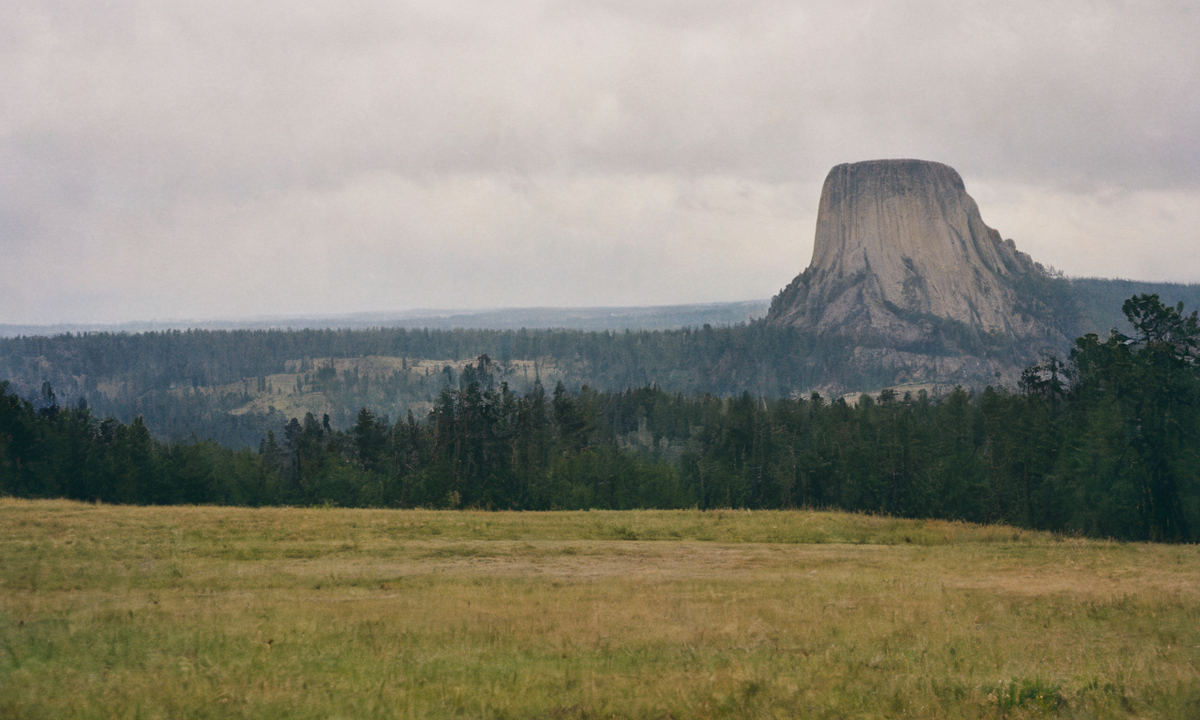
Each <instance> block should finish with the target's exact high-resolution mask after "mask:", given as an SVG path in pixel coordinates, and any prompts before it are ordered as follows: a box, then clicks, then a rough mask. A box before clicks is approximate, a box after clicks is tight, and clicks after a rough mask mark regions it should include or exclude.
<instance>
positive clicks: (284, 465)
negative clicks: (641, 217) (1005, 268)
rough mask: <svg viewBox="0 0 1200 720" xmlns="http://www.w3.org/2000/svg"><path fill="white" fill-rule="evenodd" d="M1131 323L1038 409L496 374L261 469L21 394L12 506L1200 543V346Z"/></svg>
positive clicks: (7, 437) (5, 487)
mask: <svg viewBox="0 0 1200 720" xmlns="http://www.w3.org/2000/svg"><path fill="white" fill-rule="evenodd" d="M1123 309H1124V312H1125V315H1126V317H1127V321H1128V323H1129V326H1130V328H1131V332H1130V334H1129V335H1128V336H1127V335H1125V334H1122V333H1120V332H1113V333H1110V334H1108V335H1107V336H1105V337H1103V338H1102V337H1101V336H1099V335H1096V334H1089V335H1085V336H1084V337H1081V338H1079V339H1078V340H1077V341H1076V342H1075V347H1074V349H1073V350H1072V352H1071V354H1070V356H1069V359H1068V360H1067V361H1065V362H1064V361H1061V360H1059V359H1056V358H1048V359H1047V360H1046V361H1045V362H1044V363H1041V364H1038V365H1035V366H1032V367H1030V368H1028V369H1027V370H1026V372H1025V374H1024V376H1023V378H1022V382H1021V388H1020V390H1019V391H1016V392H1013V391H1007V390H1002V389H995V388H986V389H984V390H983V391H981V392H976V393H973V392H970V391H967V390H964V389H961V388H960V389H956V390H954V391H953V392H951V393H949V394H947V395H945V396H942V397H930V396H929V395H928V394H926V393H924V392H920V393H917V394H916V395H915V396H914V395H912V394H911V393H906V394H905V395H903V396H898V395H897V394H896V393H895V392H891V391H885V392H883V393H882V394H880V395H879V397H878V399H874V398H872V397H871V396H863V397H862V398H861V399H860V401H859V402H858V404H857V405H855V406H852V405H850V404H847V403H846V402H845V401H841V400H839V401H836V402H828V401H827V400H825V399H824V398H822V397H820V396H819V395H815V394H814V395H811V396H809V397H769V396H766V395H761V394H760V395H755V394H752V393H750V392H743V393H740V394H737V395H732V396H726V397H718V396H715V395H713V394H704V393H700V394H695V393H685V392H679V391H676V392H668V391H666V390H664V389H662V388H661V387H653V386H643V387H641V388H639V389H633V390H622V391H600V390H596V389H592V388H591V387H582V388H580V389H579V390H578V391H576V392H573V391H570V390H568V389H567V388H566V386H565V385H563V384H562V383H556V385H555V387H554V389H553V390H552V391H548V390H547V389H546V388H545V387H544V386H543V385H542V383H541V381H540V380H539V379H535V380H534V381H533V382H532V384H531V386H530V388H529V389H528V390H526V391H525V392H522V393H517V392H514V391H513V389H512V388H511V387H510V386H509V384H508V383H507V382H506V381H505V380H504V379H503V377H502V373H500V372H499V371H500V363H499V362H498V361H497V360H494V359H493V358H492V357H491V356H490V355H486V354H484V355H481V356H479V357H478V358H476V359H475V360H474V361H472V362H469V363H467V364H465V365H463V366H462V369H461V371H460V372H456V373H453V375H454V377H453V378H450V377H447V378H445V384H444V387H443V388H442V389H441V390H440V391H439V392H438V394H437V396H436V399H435V401H434V403H433V404H432V406H431V410H430V412H429V413H428V414H427V415H424V416H421V417H418V416H416V415H414V414H405V416H404V417H402V418H397V419H394V420H393V419H391V418H388V417H386V416H380V415H377V414H376V413H374V412H372V411H371V410H369V409H367V408H362V409H360V410H359V411H358V413H357V414H356V416H355V418H354V421H353V423H352V424H351V425H350V426H349V427H348V428H347V429H338V428H336V427H334V426H333V425H332V424H331V422H330V418H328V417H327V416H326V417H318V416H317V415H316V414H313V413H308V414H305V415H304V417H303V418H292V419H291V420H290V421H289V422H288V423H287V425H286V426H285V427H284V428H283V430H282V432H281V433H280V434H277V433H275V432H274V431H273V430H270V431H268V432H267V433H266V434H265V436H264V437H263V439H262V441H261V443H260V444H259V447H258V450H257V451H253V450H248V449H244V450H237V451H235V450H231V449H228V448H224V447H222V446H220V445H219V444H217V443H216V442H213V441H211V440H200V439H196V438H193V439H191V440H188V441H184V442H171V443H167V442H161V441H157V440H155V439H154V438H152V437H151V434H150V432H149V431H148V429H147V427H146V424H145V423H144V422H143V421H142V420H141V419H140V418H139V419H135V420H133V421H132V422H131V423H128V424H126V423H122V422H119V421H116V420H112V419H108V420H104V421H99V420H97V418H96V417H95V415H93V413H92V410H91V409H90V408H88V407H86V406H82V405H78V406H74V407H71V406H67V405H60V404H59V402H58V398H57V396H56V394H55V392H54V389H53V387H52V386H51V385H49V384H46V385H44V386H43V388H42V390H41V396H40V398H39V399H38V400H37V401H36V402H33V401H30V400H23V399H21V398H19V397H17V396H16V395H14V394H13V393H12V392H11V391H10V390H9V388H8V386H7V385H6V384H5V385H3V386H0V493H3V494H11V495H16V496H23V497H62V496H65V497H71V498H77V499H82V500H102V501H105V502H121V503H223V504H247V505H264V504H304V505H309V504H319V503H331V504H335V505H343V506H387V507H411V506H423V507H476V508H486V509H551V508H617V509H619V508H636V507H700V508H725V507H745V508H783V507H803V506H810V507H829V508H842V509H847V510H862V511H870V512H882V513H889V514H894V515H900V516H907V517H935V518H956V519H963V520H970V521H980V522H985V521H999V522H1007V523H1012V524H1015V525H1019V526H1022V527H1030V528H1039V529H1048V530H1057V531H1064V532H1078V533H1083V534H1087V535H1094V536H1108V537H1118V538H1129V539H1146V540H1159V541H1191V540H1195V539H1196V533H1197V528H1200V482H1198V480H1200V454H1198V450H1200V446H1198V444H1197V443H1196V438H1197V437H1198V435H1197V433H1198V432H1200V367H1198V366H1197V357H1198V355H1200V325H1198V321H1197V316H1196V314H1195V313H1192V314H1190V315H1187V314H1184V313H1183V312H1182V310H1181V308H1179V307H1171V306H1166V305H1163V304H1162V303H1161V302H1160V301H1159V299H1158V297H1157V296H1145V295H1143V296H1138V297H1135V298H1131V299H1130V300H1127V301H1126V302H1125V303H1124V308H1123ZM707 332H709V331H700V332H699V335H700V336H701V337H704V333H707ZM617 337H618V338H620V339H621V340H620V341H621V342H625V343H629V342H633V339H634V338H636V337H637V335H636V334H631V335H622V336H617ZM675 337H676V338H691V337H692V334H687V335H683V334H680V335H676V336H675ZM719 337H720V335H719V334H714V335H713V336H712V337H711V338H710V340H709V341H710V342H718V338H719ZM763 337H764V338H767V339H769V338H770V337H772V336H770V335H764V336H763ZM610 339H611V338H610ZM432 341H434V340H431V342H432ZM438 341H441V340H438ZM681 342H686V341H685V340H681ZM439 350H444V349H439Z"/></svg>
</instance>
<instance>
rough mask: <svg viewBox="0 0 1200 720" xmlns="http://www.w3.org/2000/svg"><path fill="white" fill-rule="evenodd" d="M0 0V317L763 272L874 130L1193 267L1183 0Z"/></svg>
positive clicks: (431, 302)
mask: <svg viewBox="0 0 1200 720" xmlns="http://www.w3.org/2000/svg"><path fill="white" fill-rule="evenodd" d="M0 13H3V16H4V17H5V18H6V22H5V23H4V24H3V25H0V252H2V253H3V257H4V258H5V260H6V264H7V265H8V270H7V271H6V273H5V275H6V281H5V283H4V284H3V286H0V322H6V321H7V322H39V321H52V320H115V319H133V318H146V317H205V316H212V315H252V314H259V313H281V312H291V311H302V312H320V311H330V312H335V311H337V312H342V311H352V310H387V309H399V308H404V307H414V306H456V307H481V306H495V305H527V304H557V305H571V304H636V303H651V302H688V301H703V300H722V299H741V298H748V297H765V296H769V295H770V294H772V293H773V292H775V291H776V290H777V289H778V288H779V287H780V286H781V285H782V284H784V283H786V282H787V281H788V280H789V279H790V277H791V276H792V275H794V274H795V273H796V272H797V271H799V270H800V269H801V268H802V267H803V265H804V264H805V263H806V261H807V256H808V252H809V251H810V250H811V237H812V222H813V216H814V214H815V208H816V203H817V193H818V192H819V183H820V181H821V179H822V178H823V176H824V174H825V172H826V171H827V170H828V169H829V167H830V166H832V165H834V164H836V163H839V162H846V161H854V160H861V159H868V158H874V157H898V156H906V157H924V158H929V159H936V160H940V161H942V162H946V163H949V164H951V165H953V166H954V167H956V168H958V169H959V171H960V172H961V173H962V174H963V175H964V177H965V178H966V180H967V184H968V190H969V191H971V192H973V193H974V194H976V196H977V198H978V199H979V200H980V204H981V208H982V210H983V214H984V217H985V219H987V220H988V221H989V222H991V223H992V224H993V225H996V226H998V227H999V228H1000V229H1001V231H1002V232H1003V233H1004V234H1005V235H1006V236H1013V237H1014V238H1016V239H1017V241H1018V244H1019V245H1020V246H1021V247H1022V248H1024V249H1027V250H1029V251H1030V252H1031V253H1032V254H1033V255H1034V256H1035V257H1038V258H1040V259H1046V260H1047V261H1049V262H1052V263H1054V264H1055V265H1057V266H1058V267H1060V268H1062V269H1064V270H1066V271H1067V272H1070V273H1078V274H1104V275H1128V274H1133V273H1134V272H1135V271H1137V273H1139V274H1143V276H1144V277H1147V278H1163V279H1177V280H1200V255H1197V254H1196V253H1194V252H1192V250H1191V247H1192V246H1194V245H1196V243H1195V240H1196V231H1195V230H1194V228H1195V227H1197V226H1198V222H1200V203H1198V202H1197V200H1196V199H1197V198H1198V197H1200V183H1198V180H1200V172H1198V168H1200V77H1198V75H1197V73H1195V71H1194V68H1196V67H1200V43H1196V42H1195V40H1194V38H1195V37H1196V36H1197V31H1200V10H1197V8H1196V7H1195V6H1194V4H1191V3H1182V2H1157V3H1155V2H1139V3H1130V2H1017V3H1004V4H998V3H984V2H976V3H972V2H962V1H958V2H922V3H898V2H890V3H883V2H845V3H838V4H836V5H835V4H833V3H796V2H782V1H780V2H776V1H774V0H751V1H750V2H745V3H738V4H736V6H735V5H733V4H730V3H718V2H700V1H697V0H691V1H687V2H685V1H683V0H663V1H662V2H644V1H640V2H639V1H635V0H628V1H625V0H609V1H607V2H588V3H582V2H550V1H538V0H523V1H522V0H514V1H513V2H506V3H494V2H482V1H471V0H447V1H446V2H440V3H427V2H422V3H416V2H412V3H402V2H372V1H370V0H367V1H364V2H356V3H347V2H303V3H294V2H287V3H284V2H269V1H268V2H261V3H251V4H245V3H233V2H205V3H192V2H186V1H184V0H178V1H176V2H171V3H155V2H149V1H146V2H138V1H136V0H126V1H121V0H117V1H116V2H111V3H108V4H105V5H103V6H101V5H100V4H81V5H78V6H77V5H75V4H71V3H54V2H41V3H39V2H21V3H16V2H0ZM989 201H990V202H991V203H992V205H991V207H989ZM1006 223H1007V224H1006ZM1098 248H1101V249H1104V250H1103V251H1102V252H1096V249H1098ZM1066 249H1070V250H1069V251H1068V250H1066ZM1106 258H1107V260H1106ZM1164 258H1168V259H1167V260H1164Z"/></svg>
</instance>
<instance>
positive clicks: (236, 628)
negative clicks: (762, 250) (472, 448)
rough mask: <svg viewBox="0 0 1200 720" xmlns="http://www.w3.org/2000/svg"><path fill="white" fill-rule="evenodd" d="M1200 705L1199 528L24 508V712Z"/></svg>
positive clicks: (6, 605)
mask: <svg viewBox="0 0 1200 720" xmlns="http://www.w3.org/2000/svg"><path fill="white" fill-rule="evenodd" d="M208 717H212V718H242V717H244V718H393V717H397V718H410V717H411V718H426V717H428V718H435V717H436V718H442V717H463V718H476V717H478V718H526V717H552V718H606V717H638V718H693V717H696V718H709V717H732V718H758V717H801V718H808V717H812V718H858V717H862V718H876V717H880V718H882V717H888V718H899V717H908V718H911V717H930V718H934V717H936V718H943V717H945V718H1000V717H1011V718H1028V717H1078V718H1134V717H1137V718H1143V717H1152V718H1160V717H1161V718H1180V719H1185V718H1186V719H1195V718H1198V717H1200V548H1197V547H1196V546H1178V545H1175V546H1172V545H1146V544H1125V543H1114V542H1104V541H1094V540H1082V539H1075V538H1063V537H1058V536H1052V535H1048V534H1040V533H1032V532H1028V531H1023V530H1014V529H1012V528H1007V527H998V526H971V525H965V524H958V523H948V522H939V521H915V520H895V519H889V518H879V517H872V516H864V515H852V514H844V513H827V512H806V511H765V512H745V511H730V510H726V511H710V512H698V511H629V512H594V511H593V512H553V513H486V512H456V511H406V510H341V509H321V508H316V509H292V508H264V509H248V508H224V507H122V506H109V505H89V504H84V503H76V502H67V501H25V500H14V499H0V718H208Z"/></svg>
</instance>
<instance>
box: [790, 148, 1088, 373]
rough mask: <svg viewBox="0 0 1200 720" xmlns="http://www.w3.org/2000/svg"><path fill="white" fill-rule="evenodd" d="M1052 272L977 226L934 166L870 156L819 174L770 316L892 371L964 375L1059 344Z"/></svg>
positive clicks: (959, 191)
mask: <svg viewBox="0 0 1200 720" xmlns="http://www.w3.org/2000/svg"><path fill="white" fill-rule="evenodd" d="M1055 282H1056V279H1055V278H1054V277H1053V276H1052V275H1050V274H1049V273H1047V272H1046V271H1045V270H1044V269H1043V268H1042V267H1041V266H1040V265H1038V264H1037V263H1035V262H1034V261H1033V260H1032V259H1030V257H1029V256H1028V255H1026V254H1025V253H1022V252H1020V251H1018V250H1017V248H1016V246H1015V245H1014V244H1013V241H1012V240H1002V239H1001V237H1000V234H999V233H998V232H996V231H995V230H993V229H992V228H990V227H988V226H987V225H986V224H985V223H984V222H983V218H982V217H981V216H980V214H979V208H978V206H977V205H976V204H975V201H974V200H972V199H971V196H970V195H968V194H967V192H966V187H965V186H964V185H963V181H962V178H961V177H960V176H959V174H958V173H957V172H955V170H954V169H953V168H951V167H949V166H947V165H943V164H941V163H935V162H928V161H923V160H874V161H870V162H860V163H852V164H846V165H838V166H837V167H835V168H833V169H832V170H831V171H830V172H829V175H828V177H826V179H825V185H824V188H823V189H822V191H821V204H820V208H819V210H818V214H817V230H816V240H815V244H814V247H813V258H812V263H811V264H810V265H809V267H808V269H806V270H805V271H804V272H803V273H802V274H801V275H800V276H799V277H797V278H796V279H795V280H794V281H792V283H791V284H789V285H788V286H787V288H785V289H784V290H783V291H782V292H781V293H780V294H779V295H778V296H777V297H776V298H775V299H774V301H773V302H772V304H771V309H770V311H769V313H768V315H767V321H768V322H771V323H777V324H783V325H790V326H794V327H798V328H802V329H805V330H809V331H813V332H816V333H818V334H821V335H828V336H839V337H841V338H844V339H845V340H847V341H849V342H853V343H854V344H855V345H856V346H857V347H859V348H861V349H862V352H860V353H859V356H861V357H862V358H863V359H864V362H866V361H874V362H885V363H891V364H893V365H896V366H899V367H901V368H902V369H905V370H906V372H903V373H901V375H906V376H907V377H905V378H903V379H909V380H917V379H925V380H946V381H957V382H964V381H966V382H970V381H972V380H974V379H976V378H977V377H979V378H982V377H985V376H986V377H988V378H989V379H990V378H992V377H994V376H995V375H996V374H997V373H999V374H1000V375H1001V376H1002V377H1004V379H1006V380H1013V379H1015V376H1016V373H1018V372H1019V367H1020V366H1021V365H1022V364H1024V363H1026V362H1028V361H1029V360H1031V359H1036V357H1037V355H1038V353H1039V352H1041V351H1043V350H1045V349H1050V348H1053V349H1058V348H1061V347H1063V346H1065V345H1066V341H1067V338H1066V336H1065V334H1064V333H1063V331H1062V329H1061V328H1062V323H1061V322H1058V321H1057V320H1056V319H1055V317H1054V315H1055V307H1054V304H1055V303H1054V299H1053V297H1052V295H1053V292H1047V291H1048V290H1051V291H1052V290H1053V285H1054V283H1055Z"/></svg>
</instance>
